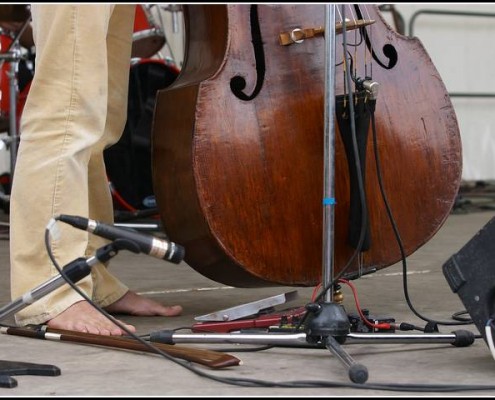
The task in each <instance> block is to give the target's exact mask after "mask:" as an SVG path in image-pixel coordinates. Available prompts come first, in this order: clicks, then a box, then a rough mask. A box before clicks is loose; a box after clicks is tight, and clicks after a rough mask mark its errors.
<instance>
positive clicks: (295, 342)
mask: <svg viewBox="0 0 495 400" xmlns="http://www.w3.org/2000/svg"><path fill="white" fill-rule="evenodd" d="M309 307H310V308H312V307H314V305H313V304H312V305H309ZM339 307H340V306H336V305H335V304H325V305H324V306H323V307H322V310H323V311H321V312H320V314H319V315H317V316H316V317H315V318H314V319H313V321H311V322H310V324H309V327H308V328H306V329H305V331H304V332H300V333H259V332H254V333H249V332H243V333H191V334H184V333H176V332H175V331H172V330H170V331H159V332H156V333H151V334H150V341H152V342H160V343H167V344H177V343H211V344H214V343H215V344H219V343H230V344H250V345H251V344H255V345H271V346H280V347H306V348H307V347H310V348H322V349H324V348H327V349H328V350H330V351H331V352H332V354H334V355H335V356H336V357H337V358H338V359H339V360H340V361H341V362H342V363H344V364H345V365H346V366H347V367H348V371H349V378H350V379H351V381H352V382H354V383H365V382H366V381H367V379H368V370H367V368H366V367H365V366H363V365H362V364H359V363H357V362H355V361H354V360H353V358H352V357H351V356H350V355H349V354H347V352H345V351H344V349H343V348H342V346H341V345H342V344H344V343H345V344H353V343H354V344H363V343H380V344H382V343H387V344H397V343H409V344H425V343H432V344H442V343H444V344H445V343H448V344H452V345H453V346H456V347H467V346H470V345H471V344H473V343H474V340H475V336H474V333H472V332H470V331H466V330H459V331H456V332H453V333H449V334H426V333H425V334H398V333H397V334H395V333H383V334H382V333H347V332H344V330H345V329H346V328H345V326H344V325H345V324H340V322H337V323H335V322H336V321H341V320H342V319H341V318H340V317H336V314H340V313H341V311H340V310H337V308H339ZM315 320H316V322H315ZM329 326H330V327H331V328H330V329H329V328H328V327H329Z"/></svg>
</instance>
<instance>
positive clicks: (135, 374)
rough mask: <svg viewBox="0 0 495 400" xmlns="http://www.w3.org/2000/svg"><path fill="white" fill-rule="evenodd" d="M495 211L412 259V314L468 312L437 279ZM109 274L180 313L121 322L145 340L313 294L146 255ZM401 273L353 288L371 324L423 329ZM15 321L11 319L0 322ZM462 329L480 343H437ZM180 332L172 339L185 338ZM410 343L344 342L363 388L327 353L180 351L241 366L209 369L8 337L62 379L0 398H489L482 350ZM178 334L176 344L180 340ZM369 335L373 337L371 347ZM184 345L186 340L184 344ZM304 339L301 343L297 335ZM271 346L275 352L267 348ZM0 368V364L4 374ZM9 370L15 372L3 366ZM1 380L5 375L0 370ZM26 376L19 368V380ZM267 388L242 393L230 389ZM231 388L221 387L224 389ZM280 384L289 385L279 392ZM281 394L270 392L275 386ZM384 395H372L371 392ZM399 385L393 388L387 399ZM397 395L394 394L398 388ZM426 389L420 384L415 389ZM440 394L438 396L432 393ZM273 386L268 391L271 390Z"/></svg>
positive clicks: (10, 355) (4, 351)
mask: <svg viewBox="0 0 495 400" xmlns="http://www.w3.org/2000/svg"><path fill="white" fill-rule="evenodd" d="M494 216H495V211H491V210H488V211H486V210H485V211H483V210H474V211H469V212H466V213H456V214H452V215H451V216H449V218H448V220H447V221H446V223H445V224H444V225H443V227H442V228H441V229H440V231H439V232H438V233H437V234H436V235H435V237H434V238H433V239H432V240H430V241H429V242H428V243H426V244H425V245H424V246H422V247H421V248H420V249H419V250H418V251H416V252H415V253H414V254H412V255H411V256H410V257H408V275H407V276H408V288H409V295H410V297H411V301H412V304H413V305H414V307H415V309H416V310H417V311H418V312H419V313H420V314H422V315H423V316H426V317H428V318H431V319H437V320H442V321H445V320H451V316H452V315H453V314H454V313H456V312H459V311H462V310H464V307H463V305H462V303H461V301H460V299H459V297H458V295H457V294H454V293H453V292H452V291H451V290H450V287H449V286H448V284H447V281H446V279H445V278H444V276H443V273H442V265H443V264H444V263H445V261H446V260H447V259H448V258H449V257H451V256H452V255H453V254H454V253H455V252H457V251H458V250H459V249H460V248H461V247H462V246H463V245H464V244H465V243H466V242H467V241H468V240H469V239H471V238H472V237H473V235H474V234H475V233H477V232H478V231H479V230H480V229H481V228H482V227H483V226H484V225H485V224H486V223H487V222H488V221H489V220H490V219H491V218H493V217H494ZM8 245H9V238H8V235H6V234H5V233H4V235H3V240H0V260H1V262H0V269H1V271H2V273H3V276H4V279H3V280H2V281H1V282H0V285H1V292H0V305H7V304H8V303H9V302H10V299H9V279H8V277H9V250H8ZM111 268H112V270H113V272H114V273H115V274H116V275H118V276H120V277H121V278H122V279H123V280H124V281H125V282H126V283H127V284H128V285H129V286H130V287H131V288H132V289H134V290H136V291H138V292H140V293H142V294H145V295H147V296H150V297H153V298H154V299H156V300H158V301H161V302H163V303H167V304H177V303H180V304H182V305H183V306H184V314H183V315H182V316H180V317H175V318H162V317H150V318H148V317H146V318H143V317H122V318H121V319H123V320H125V321H126V322H130V323H133V324H135V325H136V327H137V328H138V333H139V334H142V335H146V334H148V333H151V332H155V331H158V330H164V329H165V330H172V329H179V328H185V327H190V326H191V325H192V324H194V323H195V322H196V321H195V319H194V318H195V317H196V316H200V315H204V314H207V313H211V312H214V311H218V310H222V309H225V308H228V307H233V306H238V305H243V304H246V303H249V302H253V301H258V300H261V299H266V298H268V297H271V296H276V295H281V294H283V293H286V292H289V291H293V290H297V292H298V295H299V297H298V298H297V299H295V300H293V301H292V302H289V303H287V304H284V305H283V306H279V307H278V308H280V307H283V308H287V307H297V306H302V305H305V304H306V303H308V302H309V300H310V298H311V294H312V292H313V288H287V287H272V288H260V289H239V288H232V287H225V286H223V285H221V284H218V283H216V282H213V281H211V280H209V279H207V278H205V277H203V276H202V275H200V274H198V273H197V272H196V271H195V270H193V269H192V268H190V267H189V266H188V265H186V264H184V263H182V264H180V265H175V264H170V263H166V262H163V261H160V260H157V259H155V258H152V257H148V256H146V255H143V254H133V253H130V252H126V251H122V252H120V253H119V254H118V256H117V257H116V258H115V259H114V260H113V264H112V265H111ZM402 282H403V280H402V265H401V264H396V265H392V266H390V267H388V268H384V269H382V270H380V271H378V272H376V273H374V274H370V275H367V276H364V277H362V278H360V279H358V280H355V281H354V284H355V286H356V288H357V292H358V295H359V299H360V303H361V307H362V308H367V309H369V310H370V312H371V314H373V315H380V316H388V317H391V318H394V319H395V321H396V322H409V323H411V324H415V325H418V326H423V327H424V326H425V322H424V321H422V320H421V319H419V318H418V317H416V316H415V314H414V313H413V312H412V311H411V310H410V309H409V307H408V305H407V303H406V301H405V296H404V291H403V284H402ZM343 293H344V306H345V309H346V311H347V312H349V313H351V312H355V308H354V301H353V296H352V293H351V291H350V290H348V288H347V287H345V288H343ZM1 322H2V323H4V324H9V323H12V319H11V318H5V320H4V321H1ZM460 329H464V330H469V331H472V332H474V333H476V334H479V332H478V331H477V329H476V327H475V326H474V325H472V324H471V325H464V326H453V327H452V326H440V337H442V338H445V337H447V338H448V337H449V334H450V333H451V332H452V331H456V330H460ZM188 333H190V331H188V330H187V329H184V330H178V331H177V333H176V334H175V335H178V336H177V337H182V338H184V337H185V336H184V335H186V334H188ZM404 333H407V334H413V335H414V338H413V339H411V340H407V341H406V342H405V343H393V342H391V341H388V342H387V341H385V342H378V341H374V340H373V339H371V340H370V341H369V342H367V343H363V344H358V343H356V342H354V343H353V342H352V341H351V340H350V339H349V340H348V342H347V343H345V344H344V345H343V346H342V348H343V349H344V351H345V352H346V353H347V354H349V355H350V356H351V357H352V358H353V359H354V360H355V361H356V362H358V363H360V364H362V365H363V366H365V367H366V368H367V370H368V374H369V378H368V380H367V382H366V383H365V384H353V383H352V382H351V381H350V379H349V376H348V370H347V367H345V366H344V364H343V362H342V361H340V360H339V359H338V357H336V356H335V355H334V354H333V353H332V352H330V351H329V350H328V349H326V348H309V347H305V346H296V345H289V346H275V347H272V348H270V349H264V348H263V346H264V345H266V343H265V342H263V341H260V343H257V342H256V343H255V344H253V345H246V344H238V343H228V342H227V341H225V342H221V343H219V344H211V343H205V341H204V340H203V341H201V340H199V342H198V343H184V342H180V343H177V345H176V348H179V349H180V348H183V347H186V348H187V349H190V348H199V349H210V350H217V351H224V350H226V351H227V353H228V354H230V355H233V356H235V357H238V358H239V359H240V360H242V363H241V364H240V365H234V366H230V367H227V368H218V369H212V368H209V367H206V366H203V365H199V364H197V363H186V364H187V365H186V366H184V365H181V364H178V363H175V362H173V361H170V360H169V359H165V358H164V357H161V356H159V355H156V354H151V353H147V352H142V351H130V350H121V349H111V348H109V347H101V346H95V345H87V344H79V343H71V342H68V341H62V342H59V341H47V340H37V339H31V338H26V337H20V336H14V335H0V351H1V359H2V360H3V361H12V362H26V363H36V364H49V365H52V366H56V367H58V368H59V369H60V371H61V374H60V375H58V376H36V375H29V374H27V375H26V374H22V375H16V376H14V375H13V376H12V378H14V379H15V381H16V382H17V386H15V387H11V388H6V387H4V388H0V393H1V395H4V396H33V397H34V396H36V397H41V396H76V397H83V396H84V397H86V396H119V397H134V396H159V397H181V396H190V397H255V396H256V397H258V396H263V397H279V396H280V397H282V396H283V397H309V396H311V397H323V396H325V397H342V396H349V397H351V396H359V397H361V396H363V397H364V396H390V397H392V396H393V397H398V396H412V395H414V396H419V395H424V396H426V395H428V396H446V395H448V396H467V395H469V396H493V395H495V381H494V379H493V377H494V367H495V361H494V360H493V358H492V356H491V354H490V352H489V350H488V346H487V345H486V343H485V342H484V341H483V340H482V339H476V340H475V342H474V344H472V345H471V346H468V347H455V346H453V345H452V344H451V342H450V341H449V340H450V339H447V341H446V342H445V341H444V342H440V341H433V342H431V343H430V342H428V341H427V342H426V343H425V342H424V341H422V339H423V338H424V337H425V335H424V334H423V333H422V332H419V331H410V332H399V333H396V334H390V335H391V337H394V338H397V336H398V335H401V334H404ZM179 335H182V336H179ZM372 336H373V335H372V334H370V338H371V337H372ZM186 337H187V336H186ZM303 337H304V335H303ZM270 343H272V342H270ZM0 365H1V364H0ZM7 366H8V367H10V366H11V364H7ZM4 371H5V369H4ZM21 371H22V370H21ZM242 379H252V380H263V381H264V382H265V384H266V386H262V387H245V386H237V385H235V384H233V380H242ZM227 380H229V381H227ZM293 381H297V382H301V381H306V382H307V381H313V382H318V383H319V384H320V385H321V384H323V385H324V387H321V386H320V387H318V386H315V387H310V386H308V385H304V387H302V386H300V387H298V388H296V387H291V382H293ZM282 383H283V384H284V385H286V386H285V387H282V386H283V385H282ZM277 384H278V385H277ZM377 385H380V386H377ZM388 385H396V386H395V389H394V390H386V388H387V387H390V386H388ZM397 385H402V387H403V390H399V388H398V386H397ZM423 385H428V387H426V389H423ZM436 385H438V387H439V390H438V391H437V390H434V386H436ZM444 385H482V386H485V387H489V385H492V386H491V388H490V389H488V390H469V391H456V390H453V388H450V389H449V388H447V389H445V391H442V388H444V387H445V386H444ZM270 386H273V387H270Z"/></svg>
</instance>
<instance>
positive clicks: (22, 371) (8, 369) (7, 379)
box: [0, 239, 139, 388]
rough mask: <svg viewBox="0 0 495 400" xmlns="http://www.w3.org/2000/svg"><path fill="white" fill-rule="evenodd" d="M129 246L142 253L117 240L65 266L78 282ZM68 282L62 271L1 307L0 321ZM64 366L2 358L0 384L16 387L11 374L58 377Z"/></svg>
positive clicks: (66, 272)
mask: <svg viewBox="0 0 495 400" xmlns="http://www.w3.org/2000/svg"><path fill="white" fill-rule="evenodd" d="M121 249H127V250H130V251H132V252H135V253H139V248H137V246H136V245H135V244H134V243H132V242H130V241H128V240H120V239H119V240H116V241H114V242H112V243H110V244H108V245H105V246H103V247H100V248H99V249H98V250H96V254H95V255H94V256H93V257H89V258H83V257H80V258H77V259H75V260H74V261H71V262H70V263H69V264H67V265H66V266H64V267H63V268H62V271H63V272H64V274H65V275H66V276H67V277H68V278H69V279H70V280H71V281H72V282H77V281H79V280H80V279H82V278H84V277H85V276H87V275H89V274H90V273H91V268H92V267H93V266H94V265H95V264H96V263H98V262H106V261H108V260H110V259H111V258H112V257H114V256H116V255H117V253H118V252H119V250H121ZM65 283H67V281H66V280H65V279H64V277H63V276H62V275H61V274H59V275H57V276H54V277H53V278H52V279H50V280H48V281H46V282H44V283H42V284H41V285H39V286H37V287H36V288H34V289H32V290H31V291H29V292H27V293H25V294H24V295H22V296H21V297H19V298H17V299H15V300H13V301H12V302H10V303H9V304H7V305H5V306H4V307H2V308H0V320H3V319H4V318H7V317H9V316H12V315H13V314H15V313H17V312H18V311H20V310H22V309H23V308H25V307H27V306H29V305H30V304H32V303H34V302H35V301H36V300H39V299H40V298H42V297H43V296H45V295H47V294H48V293H50V292H52V291H53V290H55V289H57V288H58V287H60V286H62V285H63V284H65ZM60 374H61V371H60V368H58V367H56V366H54V365H50V364H35V363H27V362H17V361H3V360H0V387H5V388H13V387H16V386H17V381H16V380H15V379H13V378H12V377H11V376H10V375H42V376H58V375H60Z"/></svg>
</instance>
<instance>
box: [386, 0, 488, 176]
mask: <svg viewBox="0 0 495 400" xmlns="http://www.w3.org/2000/svg"><path fill="white" fill-rule="evenodd" d="M394 6H395V9H396V10H397V11H398V12H399V13H400V14H401V15H402V17H403V19H404V22H405V27H406V31H405V34H406V35H407V36H411V30H410V29H409V28H412V36H415V37H417V38H418V39H420V41H421V42H422V44H423V45H424V47H425V49H426V51H427V53H428V54H429V55H430V57H431V59H432V61H433V63H434V65H435V66H436V68H437V69H438V72H439V73H440V76H441V77H442V80H443V81H444V83H445V86H446V88H447V91H448V92H449V93H451V94H453V93H471V94H492V95H493V96H494V97H456V96H452V97H451V100H452V103H453V105H454V109H455V111H456V115H457V119H458V122H459V128H460V132H461V141H462V147H463V173H462V177H463V179H464V180H466V181H474V180H493V179H495V79H494V74H493V71H494V62H495V4H490V3H469V4H444V3H441V4H431V3H422V4H403V3H397V4H395V5H394ZM425 10H427V11H431V10H437V11H441V12H449V11H455V12H461V11H462V12H468V13H480V14H481V13H486V14H491V15H490V16H474V15H472V16H457V15H445V14H429V13H425V12H424V11H425ZM383 15H384V16H385V18H386V19H387V20H388V21H389V23H390V24H391V26H392V27H394V28H395V26H394V23H393V20H392V18H391V14H390V13H388V12H384V13H383Z"/></svg>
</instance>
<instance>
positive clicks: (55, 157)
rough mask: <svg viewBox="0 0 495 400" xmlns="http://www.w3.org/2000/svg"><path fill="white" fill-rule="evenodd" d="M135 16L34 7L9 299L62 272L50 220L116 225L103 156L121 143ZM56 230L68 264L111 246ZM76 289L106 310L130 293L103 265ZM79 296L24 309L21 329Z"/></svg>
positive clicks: (104, 8)
mask: <svg viewBox="0 0 495 400" xmlns="http://www.w3.org/2000/svg"><path fill="white" fill-rule="evenodd" d="M134 13H135V5H134V4H119V5H115V4H102V5H100V4H60V5H59V4H49V5H47V4H45V5H38V4H35V3H33V4H32V8H31V14H32V26H33V36H34V40H35V45H36V60H35V64H36V65H35V73H34V78H33V81H32V83H31V88H30V90H29V94H28V98H27V100H26V104H25V108H24V111H23V115H22V118H21V123H20V137H21V141H20V144H19V149H18V154H17V161H16V166H15V173H14V176H13V186H12V192H11V199H10V207H11V208H10V256H11V296H12V299H17V298H18V297H19V296H21V295H23V294H25V293H27V292H28V291H31V290H32V289H34V288H36V287H37V286H38V285H40V284H41V283H43V282H45V281H47V280H49V279H50V278H52V277H53V276H55V275H57V274H58V272H57V270H56V268H55V267H54V266H53V264H52V262H51V261H50V259H49V257H48V253H47V250H46V247H45V242H44V235H45V228H46V226H47V224H48V222H49V221H50V219H51V218H52V217H53V216H56V215H59V214H70V215H78V216H82V217H88V218H91V219H96V220H99V221H105V222H107V223H112V222H113V206H112V198H111V194H110V190H109V185H108V181H107V177H106V169H105V165H104V159H103V150H104V148H105V147H107V146H109V145H111V144H113V143H116V142H117V141H118V140H119V138H120V136H121V134H122V132H123V130H124V127H125V122H126V119H127V90H128V81H129V70H130V55H131V47H132V31H133V21H134ZM57 227H58V228H59V229H60V238H59V239H56V238H53V239H52V243H51V248H52V251H53V254H54V256H55V259H56V260H57V262H58V263H59V265H60V266H61V267H63V266H64V265H66V264H67V263H69V262H71V261H73V260H75V259H76V258H78V257H83V256H84V257H89V256H92V255H94V254H95V250H96V249H98V248H99V247H101V246H103V245H104V244H105V243H106V241H105V240H104V239H102V238H99V237H97V236H95V235H93V234H89V233H88V232H86V231H82V230H79V229H77V228H74V227H71V226H69V225H67V224H64V223H62V222H58V223H57ZM78 286H79V287H80V288H81V289H82V290H83V291H84V293H86V294H87V295H88V296H89V297H90V298H92V299H93V300H94V301H95V302H96V303H97V304H99V305H100V306H103V307H104V306H107V305H109V304H111V303H113V302H115V301H116V300H118V299H119V298H120V297H122V296H123V295H124V294H125V293H126V291H127V290H128V288H127V287H126V286H125V285H124V284H123V283H122V282H120V281H119V280H118V279H117V278H115V277H114V276H113V275H112V274H111V273H110V272H109V271H108V270H107V268H106V267H105V266H104V265H101V264H100V265H96V266H94V267H93V268H92V271H91V276H88V277H86V278H84V279H83V280H81V281H80V282H79V283H78ZM81 299H82V298H81V296H80V295H79V294H77V293H76V292H75V291H74V290H73V289H72V288H70V287H69V286H68V285H64V286H62V287H60V288H58V289H57V290H55V291H53V292H51V293H50V294H48V295H47V296H44V297H43V298H41V299H40V300H38V301H35V302H34V303H33V304H32V305H30V306H29V307H27V308H24V309H23V310H21V311H20V312H18V313H17V315H16V322H17V323H18V324H19V325H26V324H38V323H43V322H46V321H47V320H49V319H51V318H53V317H55V316H56V315H57V314H59V313H61V312H62V311H64V310H65V309H67V308H68V307H69V306H71V305H72V304H74V303H75V302H77V301H79V300H81Z"/></svg>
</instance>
